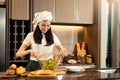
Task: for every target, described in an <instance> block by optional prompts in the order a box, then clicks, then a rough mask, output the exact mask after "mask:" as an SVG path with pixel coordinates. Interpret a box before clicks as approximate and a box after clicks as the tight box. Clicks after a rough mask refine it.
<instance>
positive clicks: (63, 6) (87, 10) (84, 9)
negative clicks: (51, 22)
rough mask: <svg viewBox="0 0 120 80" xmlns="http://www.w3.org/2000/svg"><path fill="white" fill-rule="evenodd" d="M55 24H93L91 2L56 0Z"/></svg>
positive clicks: (91, 0) (89, 0) (86, 0)
mask: <svg viewBox="0 0 120 80" xmlns="http://www.w3.org/2000/svg"><path fill="white" fill-rule="evenodd" d="M55 22H62V23H79V24H92V23H93V0H56V6H55Z"/></svg>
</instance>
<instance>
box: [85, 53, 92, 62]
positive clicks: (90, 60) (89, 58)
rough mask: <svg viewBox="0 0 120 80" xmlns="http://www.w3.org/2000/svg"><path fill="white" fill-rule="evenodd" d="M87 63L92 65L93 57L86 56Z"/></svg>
mask: <svg viewBox="0 0 120 80" xmlns="http://www.w3.org/2000/svg"><path fill="white" fill-rule="evenodd" d="M86 63H88V64H91V63H92V55H90V54H89V55H86Z"/></svg>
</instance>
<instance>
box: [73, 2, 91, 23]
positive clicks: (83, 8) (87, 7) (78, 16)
mask: <svg viewBox="0 0 120 80" xmlns="http://www.w3.org/2000/svg"><path fill="white" fill-rule="evenodd" d="M74 11H75V12H74V13H75V23H81V24H92V23H93V0H75V10H74Z"/></svg>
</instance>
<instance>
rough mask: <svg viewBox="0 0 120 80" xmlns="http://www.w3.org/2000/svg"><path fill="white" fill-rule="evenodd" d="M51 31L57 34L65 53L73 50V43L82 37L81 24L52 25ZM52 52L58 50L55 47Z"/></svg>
mask: <svg viewBox="0 0 120 80" xmlns="http://www.w3.org/2000/svg"><path fill="white" fill-rule="evenodd" d="M52 30H53V32H54V33H55V34H56V35H57V36H58V38H59V40H60V41H61V44H62V45H63V46H64V47H65V48H66V49H67V53H68V54H71V53H72V52H73V49H74V46H75V43H77V42H80V41H82V40H83V39H84V36H83V27H82V26H61V25H52ZM54 52H55V53H56V52H58V51H57V49H55V50H54Z"/></svg>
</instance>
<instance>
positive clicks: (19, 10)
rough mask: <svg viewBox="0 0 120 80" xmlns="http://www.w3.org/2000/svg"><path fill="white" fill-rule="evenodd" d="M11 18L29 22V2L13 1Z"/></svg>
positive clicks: (23, 0) (25, 0)
mask: <svg viewBox="0 0 120 80" xmlns="http://www.w3.org/2000/svg"><path fill="white" fill-rule="evenodd" d="M11 18H12V19H14V20H29V0H11Z"/></svg>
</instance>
